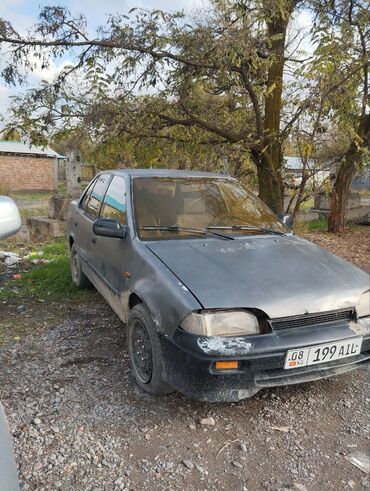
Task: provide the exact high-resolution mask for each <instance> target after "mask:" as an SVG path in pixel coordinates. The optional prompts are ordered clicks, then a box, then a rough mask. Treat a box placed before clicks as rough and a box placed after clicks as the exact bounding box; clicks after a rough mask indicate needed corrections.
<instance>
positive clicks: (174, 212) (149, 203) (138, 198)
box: [133, 177, 286, 240]
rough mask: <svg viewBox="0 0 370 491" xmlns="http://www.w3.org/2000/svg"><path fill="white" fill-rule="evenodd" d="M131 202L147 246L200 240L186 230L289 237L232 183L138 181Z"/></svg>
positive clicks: (254, 199) (260, 205)
mask: <svg viewBox="0 0 370 491" xmlns="http://www.w3.org/2000/svg"><path fill="white" fill-rule="evenodd" d="M133 200H134V213H135V223H136V228H137V233H138V235H139V237H140V238H141V239H144V240H145V239H146V240H150V239H160V238H163V239H168V238H179V237H181V238H184V237H194V236H197V234H196V233H194V231H191V230H190V231H189V230H185V229H199V230H205V229H207V228H209V229H210V230H215V231H216V230H217V231H219V232H220V233H222V232H223V231H224V232H225V233H227V234H228V235H246V234H248V233H252V232H253V233H262V232H258V231H256V230H254V231H247V230H237V227H238V226H245V227H248V226H250V227H256V228H265V229H271V230H276V231H277V232H285V231H286V230H285V228H284V226H283V225H282V224H281V223H280V221H279V220H278V218H277V216H276V215H275V214H274V213H273V212H272V211H271V210H270V209H269V208H268V207H267V206H266V205H265V204H264V203H263V202H262V201H261V200H260V199H259V198H257V197H256V196H255V195H254V194H253V193H251V192H250V191H247V190H246V189H245V188H244V187H243V186H242V185H241V184H240V183H238V181H235V180H233V179H227V178H225V179H223V178H203V177H202V178H197V177H192V178H172V177H171V178H164V177H137V178H134V181H133ZM166 227H172V230H165V228H166ZM223 227H225V228H224V229H223ZM234 227H235V229H234Z"/></svg>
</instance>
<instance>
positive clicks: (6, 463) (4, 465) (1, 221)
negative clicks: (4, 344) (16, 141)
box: [0, 196, 21, 491]
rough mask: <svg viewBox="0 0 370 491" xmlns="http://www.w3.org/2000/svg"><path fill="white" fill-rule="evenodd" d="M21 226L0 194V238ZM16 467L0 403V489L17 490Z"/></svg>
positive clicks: (8, 201) (14, 207) (10, 202)
mask: <svg viewBox="0 0 370 491" xmlns="http://www.w3.org/2000/svg"><path fill="white" fill-rule="evenodd" d="M20 227H21V218H20V216H19V211H18V208H17V205H16V204H15V203H14V201H13V200H12V199H11V198H8V197H7V196H0V240H1V239H5V238H6V237H9V236H10V235H13V234H16V233H17V232H18V230H19V229H20ZM18 490H19V484H18V477H17V467H16V463H15V459H14V454H13V449H12V442H11V437H10V433H9V427H8V424H7V421H6V418H5V413H4V410H3V407H2V405H1V403H0V491H18Z"/></svg>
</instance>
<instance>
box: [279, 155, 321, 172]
mask: <svg viewBox="0 0 370 491" xmlns="http://www.w3.org/2000/svg"><path fill="white" fill-rule="evenodd" d="M284 160H285V167H286V168H287V169H303V162H302V159H301V158H300V157H286V156H285V157H284ZM308 165H309V166H313V165H314V161H313V160H312V159H308Z"/></svg>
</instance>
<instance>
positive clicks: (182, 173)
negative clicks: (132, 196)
mask: <svg viewBox="0 0 370 491" xmlns="http://www.w3.org/2000/svg"><path fill="white" fill-rule="evenodd" d="M103 172H104V173H108V174H116V175H128V176H130V177H218V178H220V177H223V178H225V177H230V176H228V175H226V174H217V173H215V172H201V171H190V170H174V169H114V170H109V171H103Z"/></svg>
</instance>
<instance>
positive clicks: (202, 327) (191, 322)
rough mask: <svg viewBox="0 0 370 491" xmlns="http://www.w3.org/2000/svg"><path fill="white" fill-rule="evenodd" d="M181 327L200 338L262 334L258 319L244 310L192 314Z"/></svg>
mask: <svg viewBox="0 0 370 491" xmlns="http://www.w3.org/2000/svg"><path fill="white" fill-rule="evenodd" d="M181 327H182V328H183V329H185V331H187V332H189V333H191V334H197V335H198V336H247V335H250V334H259V332H260V328H259V324H258V320H257V317H255V316H254V315H253V314H250V313H249V312H245V311H244V310H235V311H224V312H222V311H217V312H201V313H196V312H192V313H190V314H189V315H187V316H186V317H185V318H184V320H183V321H182V322H181Z"/></svg>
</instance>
